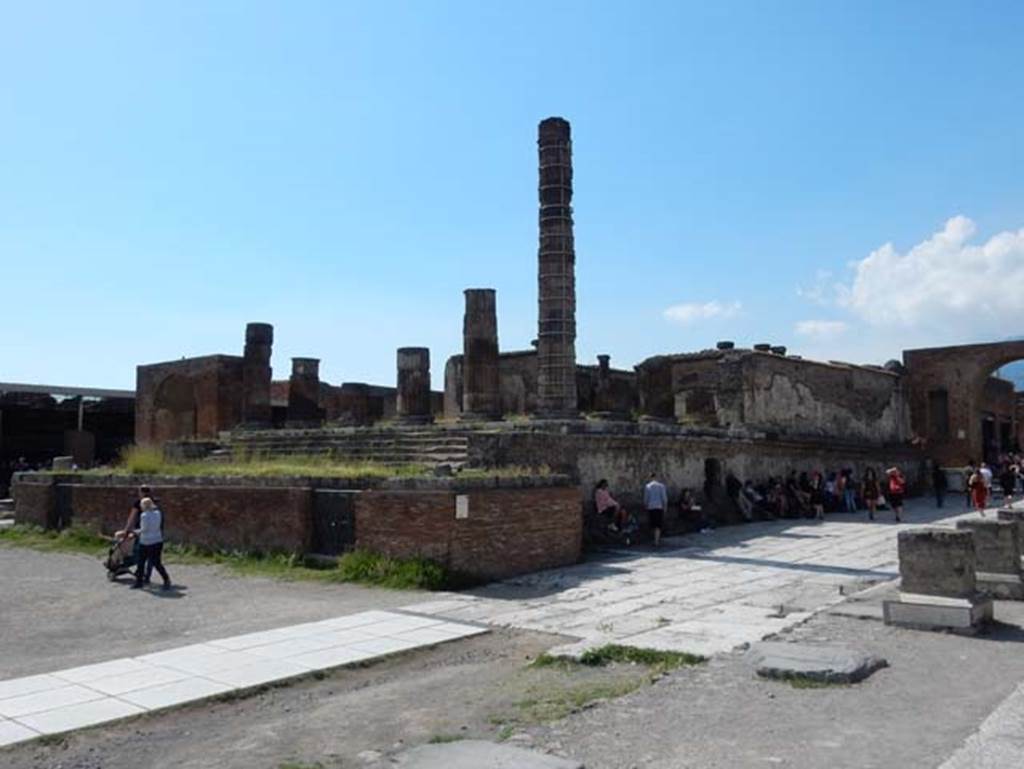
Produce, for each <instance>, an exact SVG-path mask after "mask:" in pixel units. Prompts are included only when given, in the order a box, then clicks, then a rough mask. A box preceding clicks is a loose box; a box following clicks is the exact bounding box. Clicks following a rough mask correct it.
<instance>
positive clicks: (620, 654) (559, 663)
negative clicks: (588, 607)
mask: <svg viewBox="0 0 1024 769" xmlns="http://www.w3.org/2000/svg"><path fill="white" fill-rule="evenodd" d="M701 662H704V657H699V656H697V655H695V654H686V653H685V652H664V651H658V650H656V649H641V648H638V647H636V646H620V645H618V644H608V645H606V646H601V647H599V648H597V649H587V651H585V652H583V654H582V655H580V658H579V660H574V659H571V658H569V657H555V656H552V655H550V654H547V653H545V654H541V655H539V656H538V657H537V659H535V660H534V661H533V662H532V663H531V665H532V666H533V667H537V668H544V667H561V668H564V669H571V668H572V666H574V665H583V666H586V667H605V666H607V665H611V664H614V663H620V664H628V665H644V666H646V667H648V668H651V669H652V670H653V671H655V672H662V673H663V672H665V671H668V670H675V669H676V668H680V667H683V666H684V665H698V664H700V663H701Z"/></svg>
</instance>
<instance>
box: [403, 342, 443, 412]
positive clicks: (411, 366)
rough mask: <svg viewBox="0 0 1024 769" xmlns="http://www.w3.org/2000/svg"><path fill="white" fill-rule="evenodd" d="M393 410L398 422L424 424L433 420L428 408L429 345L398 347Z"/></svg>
mask: <svg viewBox="0 0 1024 769" xmlns="http://www.w3.org/2000/svg"><path fill="white" fill-rule="evenodd" d="M395 411H396V416H397V417H398V421H399V422H406V423H410V424H426V423H428V422H432V421H433V420H434V416H433V412H432V411H431V409H430V350H429V349H428V348H426V347H399V348H398V396H397V401H396V403H395Z"/></svg>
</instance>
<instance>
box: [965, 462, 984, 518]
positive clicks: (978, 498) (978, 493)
mask: <svg viewBox="0 0 1024 769" xmlns="http://www.w3.org/2000/svg"><path fill="white" fill-rule="evenodd" d="M967 488H968V489H969V490H970V492H971V502H973V503H974V509H975V510H977V511H978V512H979V513H981V514H982V515H985V505H986V504H988V484H987V483H985V476H984V475H982V473H981V470H975V471H974V472H973V473H971V476H970V477H969V478H968V479H967Z"/></svg>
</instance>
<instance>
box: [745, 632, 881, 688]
mask: <svg viewBox="0 0 1024 769" xmlns="http://www.w3.org/2000/svg"><path fill="white" fill-rule="evenodd" d="M747 660H748V662H749V663H750V664H751V665H752V666H753V667H754V668H755V669H756V670H757V674H758V675H760V676H764V677H765V678H783V679H784V678H794V677H800V678H809V679H811V680H814V681H822V682H826V683H856V682H857V681H862V680H864V679H865V678H867V677H868V676H870V675H871V674H872V673H874V672H875V671H876V670H879V669H881V668H884V667H888V665H889V663H888V662H886V661H885V660H884V659H882V658H880V657H875V656H874V655H871V654H868V653H866V652H863V651H860V650H858V649H854V648H851V647H849V646H844V645H842V644H816V643H785V642H781V641H763V642H760V643H756V644H754V645H753V646H751V648H750V651H748V652H747Z"/></svg>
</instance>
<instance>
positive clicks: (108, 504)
mask: <svg viewBox="0 0 1024 769" xmlns="http://www.w3.org/2000/svg"><path fill="white" fill-rule="evenodd" d="M45 479H46V477H45V476H41V477H39V478H38V479H33V480H32V481H21V480H19V481H18V482H16V483H15V487H14V488H15V518H16V520H17V521H18V522H25V523H35V524H38V525H42V526H48V527H49V528H53V527H54V525H55V524H54V521H56V520H57V518H58V516H59V517H61V518H62V519H63V520H70V521H72V522H74V523H77V524H82V525H85V526H88V527H89V528H92V529H95V530H97V531H100V532H102V533H104V534H113V532H115V531H117V530H118V529H120V528H122V527H123V526H124V524H125V521H126V520H127V519H128V513H129V511H130V509H131V504H132V502H133V501H134V500H135V499H136V497H137V496H138V484H137V483H126V482H121V483H117V482H111V481H109V480H106V479H103V480H98V481H90V479H89V478H87V477H79V478H75V479H73V480H65V479H63V478H60V477H52V476H51V477H50V478H49V483H46V482H45ZM154 488H155V490H156V497H157V499H158V500H159V501H160V507H161V509H162V510H163V512H164V514H165V516H166V517H165V534H166V537H167V539H168V541H170V542H178V543H181V544H188V545H197V546H200V547H206V548H212V549H216V550H243V551H253V552H272V551H284V552H304V551H305V550H306V549H307V547H308V546H309V539H310V531H311V529H312V495H313V492H312V489H311V488H310V487H309V486H276V487H267V486H250V485H247V484H237V485H233V486H227V485H205V484H203V485H200V484H195V483H190V484H180V485H179V484H175V483H168V484H161V485H159V486H156V485H155V484H154ZM61 507H65V509H64V510H61V509H60V508H61Z"/></svg>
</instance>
